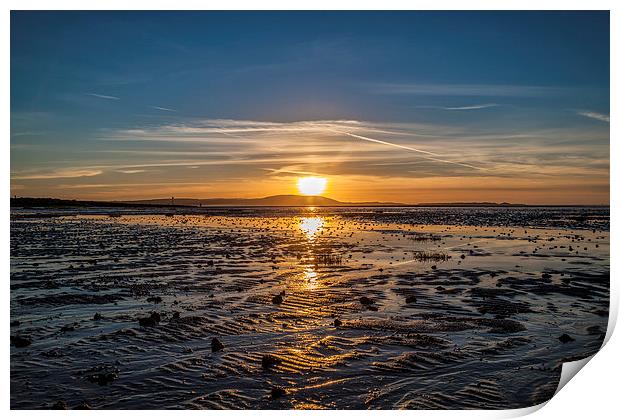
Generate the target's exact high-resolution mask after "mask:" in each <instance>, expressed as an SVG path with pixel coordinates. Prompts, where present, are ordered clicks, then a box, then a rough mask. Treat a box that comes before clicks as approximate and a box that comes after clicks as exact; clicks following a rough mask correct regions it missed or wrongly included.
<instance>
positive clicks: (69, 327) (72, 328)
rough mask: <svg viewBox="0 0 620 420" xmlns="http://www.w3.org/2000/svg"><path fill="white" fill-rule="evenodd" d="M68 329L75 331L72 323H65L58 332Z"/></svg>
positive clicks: (67, 330) (68, 330)
mask: <svg viewBox="0 0 620 420" xmlns="http://www.w3.org/2000/svg"><path fill="white" fill-rule="evenodd" d="M70 331H75V327H74V326H73V325H65V326H64V327H61V328H60V332H70Z"/></svg>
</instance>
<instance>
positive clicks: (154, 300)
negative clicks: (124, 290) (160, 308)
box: [146, 296, 162, 303]
mask: <svg viewBox="0 0 620 420" xmlns="http://www.w3.org/2000/svg"><path fill="white" fill-rule="evenodd" d="M146 301H147V302H152V303H161V301H162V298H161V297H159V296H151V297H150V298H147V299H146Z"/></svg>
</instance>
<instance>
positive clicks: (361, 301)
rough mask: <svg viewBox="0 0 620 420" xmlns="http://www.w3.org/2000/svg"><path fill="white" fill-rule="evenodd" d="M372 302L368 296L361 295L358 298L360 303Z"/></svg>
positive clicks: (369, 303)
mask: <svg viewBox="0 0 620 420" xmlns="http://www.w3.org/2000/svg"><path fill="white" fill-rule="evenodd" d="M374 302H375V301H374V300H372V299H370V298H368V297H366V296H362V297H361V298H360V303H361V304H362V305H372V304H373V303H374Z"/></svg>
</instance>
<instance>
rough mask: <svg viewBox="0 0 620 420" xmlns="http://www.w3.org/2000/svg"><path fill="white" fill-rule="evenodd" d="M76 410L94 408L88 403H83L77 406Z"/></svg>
mask: <svg viewBox="0 0 620 420" xmlns="http://www.w3.org/2000/svg"><path fill="white" fill-rule="evenodd" d="M73 409H74V410H92V409H93V408H92V407H91V406H90V404H88V403H87V402H83V403H81V404H80V405H76V406H75V407H74V408H73Z"/></svg>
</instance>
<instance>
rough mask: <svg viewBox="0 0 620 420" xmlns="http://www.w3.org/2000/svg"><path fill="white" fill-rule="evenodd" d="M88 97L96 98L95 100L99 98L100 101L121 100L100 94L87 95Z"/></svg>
mask: <svg viewBox="0 0 620 420" xmlns="http://www.w3.org/2000/svg"><path fill="white" fill-rule="evenodd" d="M87 95H88V96H94V97H95V98H99V99H107V100H111V101H118V100H120V99H121V98H118V97H116V96H110V95H101V94H99V93H87Z"/></svg>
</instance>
